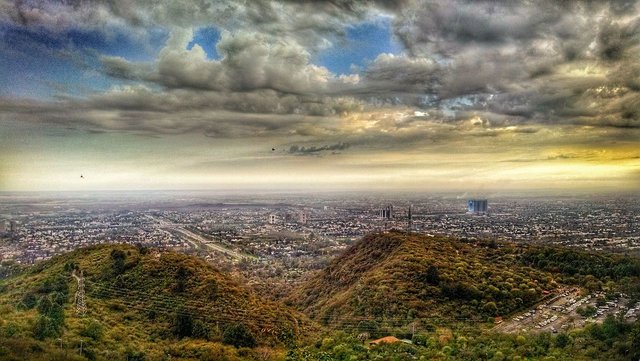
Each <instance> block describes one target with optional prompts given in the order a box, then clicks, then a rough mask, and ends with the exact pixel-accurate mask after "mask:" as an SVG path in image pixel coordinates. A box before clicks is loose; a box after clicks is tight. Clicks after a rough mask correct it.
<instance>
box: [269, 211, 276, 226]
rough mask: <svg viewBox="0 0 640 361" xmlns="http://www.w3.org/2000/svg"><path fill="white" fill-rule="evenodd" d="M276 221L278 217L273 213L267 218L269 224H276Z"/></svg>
mask: <svg viewBox="0 0 640 361" xmlns="http://www.w3.org/2000/svg"><path fill="white" fill-rule="evenodd" d="M277 221H278V216H277V215H276V214H275V213H271V214H270V215H269V218H268V222H269V224H276V222H277Z"/></svg>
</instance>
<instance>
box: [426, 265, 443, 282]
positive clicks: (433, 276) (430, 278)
mask: <svg viewBox="0 0 640 361" xmlns="http://www.w3.org/2000/svg"><path fill="white" fill-rule="evenodd" d="M425 280H426V281H427V283H428V284H430V285H432V286H437V285H439V284H440V271H438V267H436V266H434V265H431V266H429V268H427V274H426V275H425Z"/></svg>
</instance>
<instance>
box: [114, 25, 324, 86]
mask: <svg viewBox="0 0 640 361" xmlns="http://www.w3.org/2000/svg"><path fill="white" fill-rule="evenodd" d="M192 36H193V34H192V32H191V31H190V30H180V29H176V30H174V32H173V33H172V35H171V37H170V39H169V40H168V42H167V45H166V47H165V48H163V49H162V50H161V51H160V54H159V57H158V59H157V61H156V62H155V64H148V63H132V62H129V61H126V60H124V59H122V58H115V57H104V58H103V66H104V72H105V73H106V74H108V75H111V76H114V77H118V78H122V79H127V80H138V79H141V80H145V81H149V82H154V83H157V84H159V85H162V86H165V87H167V88H192V89H203V90H217V91H251V90H255V89H273V90H276V91H280V92H284V93H294V94H318V93H322V92H323V90H324V89H325V88H326V87H327V84H328V82H330V81H331V80H332V79H330V78H331V74H330V73H329V72H328V71H327V70H326V69H325V68H322V67H319V66H316V65H313V64H311V63H310V61H309V57H310V55H309V53H308V52H307V51H306V50H305V49H304V48H302V47H301V46H300V45H298V44H296V43H289V42H286V41H281V42H278V43H271V42H269V41H268V39H266V38H265V37H263V36H261V35H260V34H257V33H249V32H238V33H235V34H232V33H229V32H224V33H223V34H222V38H221V39H220V42H219V43H218V44H217V48H218V52H219V53H220V56H221V60H209V59H207V57H206V54H205V52H204V50H202V48H200V46H197V45H196V46H194V47H193V48H192V49H191V50H187V49H186V46H187V44H188V43H189V41H190V40H191V38H192Z"/></svg>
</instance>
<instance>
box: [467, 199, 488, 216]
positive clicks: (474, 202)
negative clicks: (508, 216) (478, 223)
mask: <svg viewBox="0 0 640 361" xmlns="http://www.w3.org/2000/svg"><path fill="white" fill-rule="evenodd" d="M487 209H488V202H487V200H486V199H470V200H468V201H467V213H472V214H485V213H487Z"/></svg>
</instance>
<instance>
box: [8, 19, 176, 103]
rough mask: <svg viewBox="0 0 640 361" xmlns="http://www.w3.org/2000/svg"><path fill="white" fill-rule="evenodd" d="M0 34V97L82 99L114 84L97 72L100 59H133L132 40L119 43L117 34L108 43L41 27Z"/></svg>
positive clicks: (93, 35)
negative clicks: (51, 31) (78, 97)
mask: <svg viewBox="0 0 640 361" xmlns="http://www.w3.org/2000/svg"><path fill="white" fill-rule="evenodd" d="M0 35H1V37H0V49H2V51H0V63H1V64H2V66H1V67H0V79H4V80H5V81H4V85H3V86H2V87H1V88H0V94H1V95H3V96H12V97H21V98H31V99H41V100H47V99H51V98H52V97H54V96H56V95H63V94H64V95H71V96H81V95H86V94H89V93H91V92H92V91H100V90H105V89H108V88H109V87H111V86H112V85H113V84H114V80H113V79H109V78H108V77H106V76H105V75H103V74H101V73H100V72H99V70H98V69H99V67H100V62H99V59H98V57H99V55H101V54H107V55H114V56H123V57H127V58H129V59H131V58H135V56H133V55H132V54H134V53H135V51H134V49H135V48H136V46H135V44H134V41H124V40H123V39H124V38H120V36H115V37H113V38H111V39H107V38H104V37H103V36H102V35H100V34H98V33H96V32H79V31H69V32H67V33H62V34H51V33H48V32H47V31H45V30H44V29H37V30H27V29H24V28H21V27H15V26H13V27H12V26H4V27H2V28H0ZM152 37H153V36H152ZM160 41H161V40H160V39H158V42H160ZM162 42H164V41H162ZM117 44H120V45H121V46H117ZM137 48H140V46H139V45H138V46H137ZM87 78H89V79H90V81H89V82H87ZM87 84H90V86H89V87H88V86H87Z"/></svg>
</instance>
